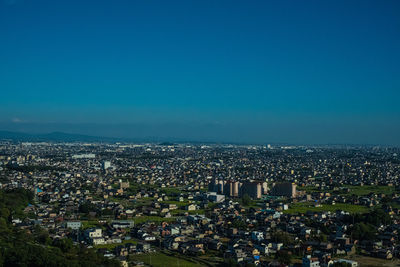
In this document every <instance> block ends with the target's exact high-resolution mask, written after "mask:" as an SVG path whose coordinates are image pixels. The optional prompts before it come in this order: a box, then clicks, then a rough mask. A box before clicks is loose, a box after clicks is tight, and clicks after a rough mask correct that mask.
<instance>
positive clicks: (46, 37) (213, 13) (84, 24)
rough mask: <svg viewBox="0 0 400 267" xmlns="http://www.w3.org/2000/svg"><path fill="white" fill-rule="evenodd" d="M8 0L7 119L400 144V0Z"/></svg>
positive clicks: (113, 129)
mask: <svg viewBox="0 0 400 267" xmlns="http://www.w3.org/2000/svg"><path fill="white" fill-rule="evenodd" d="M0 1H1V2H0V93H1V94H0V130H20V131H26V132H32V131H36V132H40V131H42V132H46V131H67V132H74V133H83V134H90V135H97V136H99V135H100V136H101V135H105V136H119V137H146V136H153V137H162V138H177V139H187V140H200V141H201V140H207V141H226V142H230V141H234V142H248V143H274V142H288V143H355V144H362V143H367V144H395V145H400V104H399V102H400V101H399V100H400V1H397V0H395V1H389V0H387V1H386V0H385V1H367V0H360V1H350V0H343V1H340V0H337V1H319V0H318V1H297V0H295V1H285V0H282V1H266V0H263V1H233V0H229V1H222V0H221V1H220V0H219V1H214V0H213V1H207V0H201V1H197V0H196V1H187V0H185V1H165V0H163V1H151V0H146V1H133V0H126V1H120V0H115V1H111V0H108V1H102V0H96V1H84V0H80V1H74V0H68V1H64V0H57V1H55V0H52V1H45V0H0Z"/></svg>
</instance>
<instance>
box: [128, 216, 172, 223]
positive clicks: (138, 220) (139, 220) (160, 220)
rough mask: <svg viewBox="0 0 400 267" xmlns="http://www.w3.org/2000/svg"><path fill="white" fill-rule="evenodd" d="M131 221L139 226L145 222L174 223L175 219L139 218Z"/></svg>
mask: <svg viewBox="0 0 400 267" xmlns="http://www.w3.org/2000/svg"><path fill="white" fill-rule="evenodd" d="M133 221H134V222H135V225H136V224H141V223H145V222H156V223H161V222H175V221H176V218H163V217H159V216H139V217H135V218H133Z"/></svg>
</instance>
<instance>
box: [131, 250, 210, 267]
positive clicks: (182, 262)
mask: <svg viewBox="0 0 400 267" xmlns="http://www.w3.org/2000/svg"><path fill="white" fill-rule="evenodd" d="M129 258H130V259H131V260H133V261H142V262H144V263H146V264H148V265H151V266H154V267H170V266H180V267H197V266H202V265H201V264H199V263H197V262H195V261H189V260H186V259H182V258H177V257H174V256H168V255H166V254H164V253H162V252H156V253H150V254H140V255H132V256H130V257H129Z"/></svg>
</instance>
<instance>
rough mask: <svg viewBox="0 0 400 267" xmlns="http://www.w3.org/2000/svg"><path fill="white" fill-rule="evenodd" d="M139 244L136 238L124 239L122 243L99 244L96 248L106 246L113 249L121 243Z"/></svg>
mask: <svg viewBox="0 0 400 267" xmlns="http://www.w3.org/2000/svg"><path fill="white" fill-rule="evenodd" d="M128 243H132V244H137V241H135V240H122V243H116V244H104V245H97V246H95V248H97V249H98V248H106V249H108V250H113V249H114V248H115V247H118V246H119V245H124V244H128Z"/></svg>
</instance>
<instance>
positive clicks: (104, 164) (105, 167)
mask: <svg viewBox="0 0 400 267" xmlns="http://www.w3.org/2000/svg"><path fill="white" fill-rule="evenodd" d="M110 167H111V162H110V161H103V170H107V169H108V168H110Z"/></svg>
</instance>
